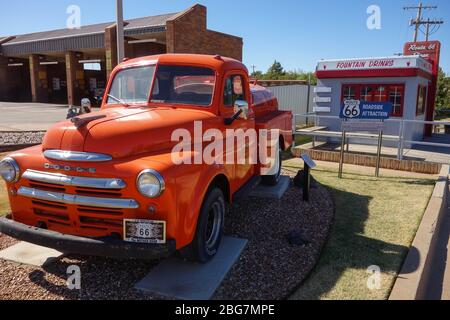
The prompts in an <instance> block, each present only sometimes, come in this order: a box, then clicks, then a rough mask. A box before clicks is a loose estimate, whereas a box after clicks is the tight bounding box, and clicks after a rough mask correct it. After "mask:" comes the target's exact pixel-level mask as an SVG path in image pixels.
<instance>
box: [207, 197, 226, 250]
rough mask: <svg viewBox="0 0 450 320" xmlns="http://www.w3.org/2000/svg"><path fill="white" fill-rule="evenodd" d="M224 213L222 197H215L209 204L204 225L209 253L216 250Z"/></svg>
mask: <svg viewBox="0 0 450 320" xmlns="http://www.w3.org/2000/svg"><path fill="white" fill-rule="evenodd" d="M224 214H225V203H224V201H223V199H221V198H219V199H217V200H216V201H215V202H214V203H213V204H212V206H211V209H210V210H209V213H208V222H207V225H206V237H205V239H206V249H207V250H208V252H209V253H213V252H215V250H216V244H217V241H218V240H219V238H220V233H221V231H222V225H223V219H224Z"/></svg>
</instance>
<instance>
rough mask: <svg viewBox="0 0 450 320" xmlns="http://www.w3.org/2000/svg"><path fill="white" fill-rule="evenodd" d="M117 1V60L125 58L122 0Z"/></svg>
mask: <svg viewBox="0 0 450 320" xmlns="http://www.w3.org/2000/svg"><path fill="white" fill-rule="evenodd" d="M116 1H117V61H118V63H121V62H122V61H123V59H124V58H125V38H124V33H123V0H116Z"/></svg>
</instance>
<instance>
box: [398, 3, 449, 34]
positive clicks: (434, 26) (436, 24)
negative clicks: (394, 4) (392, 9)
mask: <svg viewBox="0 0 450 320" xmlns="http://www.w3.org/2000/svg"><path fill="white" fill-rule="evenodd" d="M437 8H438V6H430V5H425V6H424V5H423V3H422V2H420V3H419V6H412V7H403V9H404V10H417V18H416V19H411V22H410V26H415V31H414V42H416V41H417V39H418V36H419V31H421V32H422V33H424V34H425V37H426V40H427V41H428V40H429V38H430V35H432V34H433V33H436V32H437V31H438V30H439V28H440V26H441V25H442V24H444V21H443V20H436V19H430V18H428V19H427V20H423V19H422V14H423V11H424V10H436V9H437ZM421 26H425V31H423V30H421Z"/></svg>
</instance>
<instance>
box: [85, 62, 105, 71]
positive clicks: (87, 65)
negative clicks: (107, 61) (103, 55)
mask: <svg viewBox="0 0 450 320" xmlns="http://www.w3.org/2000/svg"><path fill="white" fill-rule="evenodd" d="M83 68H84V70H92V71H102V65H101V64H100V63H84V64H83Z"/></svg>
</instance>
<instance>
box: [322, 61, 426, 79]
mask: <svg viewBox="0 0 450 320" xmlns="http://www.w3.org/2000/svg"><path fill="white" fill-rule="evenodd" d="M432 72H433V65H432V63H431V62H429V61H427V60H425V59H423V58H422V57H420V56H395V57H382V58H361V59H341V60H322V61H320V62H319V63H318V65H317V76H318V77H319V78H337V77H393V76H398V77H405V76H419V75H420V76H425V77H427V78H428V77H429V76H431V74H432Z"/></svg>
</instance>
